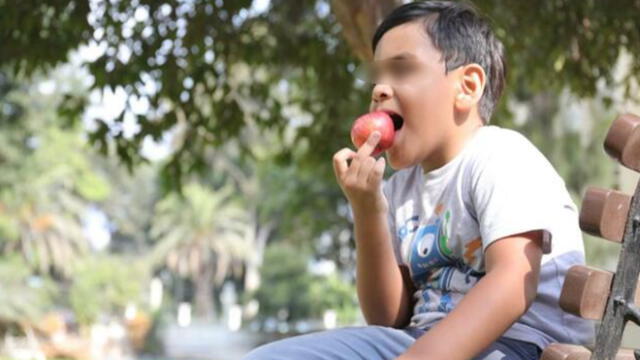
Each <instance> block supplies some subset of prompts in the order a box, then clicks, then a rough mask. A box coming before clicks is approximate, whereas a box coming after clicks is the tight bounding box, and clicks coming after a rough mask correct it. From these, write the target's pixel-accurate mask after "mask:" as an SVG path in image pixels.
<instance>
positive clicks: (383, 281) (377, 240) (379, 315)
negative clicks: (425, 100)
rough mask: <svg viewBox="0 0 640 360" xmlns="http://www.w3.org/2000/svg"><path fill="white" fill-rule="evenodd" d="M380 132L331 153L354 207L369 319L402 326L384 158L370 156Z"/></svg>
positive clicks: (404, 300) (405, 301)
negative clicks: (384, 189) (356, 146)
mask: <svg viewBox="0 0 640 360" xmlns="http://www.w3.org/2000/svg"><path fill="white" fill-rule="evenodd" d="M379 139H380V134H379V133H378V132H377V131H376V132H374V133H373V134H372V135H371V136H370V137H369V139H368V140H367V142H366V143H365V144H364V145H362V146H361V147H360V149H359V150H358V152H357V153H356V152H354V151H353V150H351V149H348V148H345V149H342V150H340V151H338V152H337V153H336V154H335V155H334V157H333V165H334V171H335V174H336V179H337V181H338V184H339V185H340V187H341V188H342V191H343V192H344V194H345V195H346V197H347V199H348V200H349V203H350V205H351V209H352V210H353V219H354V233H355V239H356V256H357V264H356V272H357V274H356V285H357V289H358V298H359V300H360V307H361V308H362V312H363V314H364V317H365V319H366V320H367V322H368V323H369V324H374V325H384V326H395V327H398V326H401V325H404V324H405V323H406V320H407V319H408V315H409V295H408V291H407V289H406V288H405V286H404V283H403V277H402V273H401V271H400V268H399V266H398V264H397V262H396V259H395V256H394V251H393V247H392V245H391V234H390V231H389V224H388V222H387V221H388V220H387V211H388V203H387V200H386V198H385V197H384V194H383V193H382V176H383V174H384V167H385V162H384V158H380V159H378V160H376V159H375V158H373V157H371V153H372V152H373V150H374V149H375V147H376V145H377V143H378V141H379Z"/></svg>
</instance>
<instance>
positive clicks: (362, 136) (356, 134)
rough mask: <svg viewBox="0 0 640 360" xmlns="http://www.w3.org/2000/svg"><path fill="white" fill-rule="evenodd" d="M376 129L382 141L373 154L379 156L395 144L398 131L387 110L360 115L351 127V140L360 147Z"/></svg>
mask: <svg viewBox="0 0 640 360" xmlns="http://www.w3.org/2000/svg"><path fill="white" fill-rule="evenodd" d="M374 131H378V132H379V133H380V141H379V142H378V145H377V146H376V148H375V149H374V151H373V153H372V154H371V156H377V155H379V154H380V153H382V152H383V151H386V150H387V149H389V148H390V147H391V146H392V145H393V137H394V136H395V132H396V131H395V129H394V127H393V120H391V116H389V114H387V113H386V112H384V111H374V112H370V113H367V114H364V115H361V116H360V117H358V118H357V119H356V121H354V123H353V126H352V127H351V142H353V145H355V146H356V148H360V146H362V144H364V143H365V142H366V141H367V139H368V138H369V135H371V133H372V132H374Z"/></svg>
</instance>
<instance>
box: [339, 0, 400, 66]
mask: <svg viewBox="0 0 640 360" xmlns="http://www.w3.org/2000/svg"><path fill="white" fill-rule="evenodd" d="M403 2H404V1H402V0H351V1H342V0H331V10H332V11H333V14H334V15H335V16H336V19H337V20H338V22H339V23H340V25H341V26H342V36H344V38H345V39H346V40H347V43H348V44H349V46H350V47H351V48H352V49H353V52H354V54H356V56H358V58H360V60H362V61H369V60H371V59H372V58H373V52H372V51H371V39H372V38H373V34H374V32H375V30H376V27H377V26H378V24H379V23H380V22H381V21H382V19H383V18H384V17H385V16H386V15H387V14H389V13H390V12H391V10H393V9H394V8H395V7H396V6H398V5H400V4H402V3H403Z"/></svg>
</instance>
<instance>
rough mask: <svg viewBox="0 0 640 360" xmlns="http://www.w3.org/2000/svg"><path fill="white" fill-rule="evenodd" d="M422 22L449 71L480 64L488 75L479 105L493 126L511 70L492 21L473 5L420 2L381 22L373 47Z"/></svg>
mask: <svg viewBox="0 0 640 360" xmlns="http://www.w3.org/2000/svg"><path fill="white" fill-rule="evenodd" d="M420 20H422V22H423V25H424V30H425V32H426V33H427V35H429V37H430V38H431V41H432V42H433V45H434V46H435V48H436V49H438V50H439V51H440V52H441V53H442V57H443V60H444V62H445V68H446V72H449V71H450V70H453V69H455V68H457V67H460V66H462V65H467V64H471V63H476V64H478V65H480V66H481V67H482V69H483V70H484V72H485V73H486V78H487V79H486V86H485V89H484V92H483V93H482V97H481V98H480V103H479V113H480V117H481V118H482V120H483V121H484V122H485V124H486V123H489V120H490V119H491V115H492V114H493V111H494V110H495V108H496V104H497V103H498V100H499V99H500V95H501V94H502V90H503V88H504V82H505V77H506V73H507V67H506V63H505V59H504V47H503V45H502V43H501V42H500V40H498V39H497V38H496V37H495V35H494V34H493V31H492V30H491V26H490V25H489V22H488V20H486V19H484V18H483V17H481V16H480V15H479V13H478V11H476V10H475V8H473V7H472V6H471V5H469V4H466V3H460V2H453V1H417V2H412V3H408V4H405V5H402V6H400V7H398V8H396V9H394V10H393V11H392V12H391V13H390V14H389V15H388V16H387V17H386V18H385V19H384V20H383V21H382V23H380V25H379V26H378V28H377V29H376V32H375V34H374V35H373V40H372V42H371V46H372V49H373V51H374V52H375V49H376V46H377V45H378V42H379V41H380V39H381V38H382V36H383V35H384V34H385V33H386V32H387V31H389V30H391V29H392V28H394V27H396V26H398V25H402V24H405V23H409V22H413V21H420Z"/></svg>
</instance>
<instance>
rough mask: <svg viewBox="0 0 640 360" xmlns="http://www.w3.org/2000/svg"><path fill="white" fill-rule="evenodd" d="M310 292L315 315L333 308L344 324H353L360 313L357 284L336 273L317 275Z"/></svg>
mask: <svg viewBox="0 0 640 360" xmlns="http://www.w3.org/2000/svg"><path fill="white" fill-rule="evenodd" d="M309 292H310V296H309V297H310V299H309V301H310V306H311V308H312V309H313V313H314V314H315V316H321V315H322V313H323V312H324V311H325V310H329V309H332V310H335V311H336V312H337V314H338V321H340V322H341V323H342V324H353V323H354V322H355V321H356V319H357V317H358V314H360V308H359V306H358V299H357V297H356V288H355V286H354V285H353V284H352V283H350V282H347V281H345V280H344V279H342V278H341V277H340V276H338V275H337V274H335V273H333V274H331V275H327V276H317V277H315V279H314V281H313V282H312V283H311V288H310V290H309Z"/></svg>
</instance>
